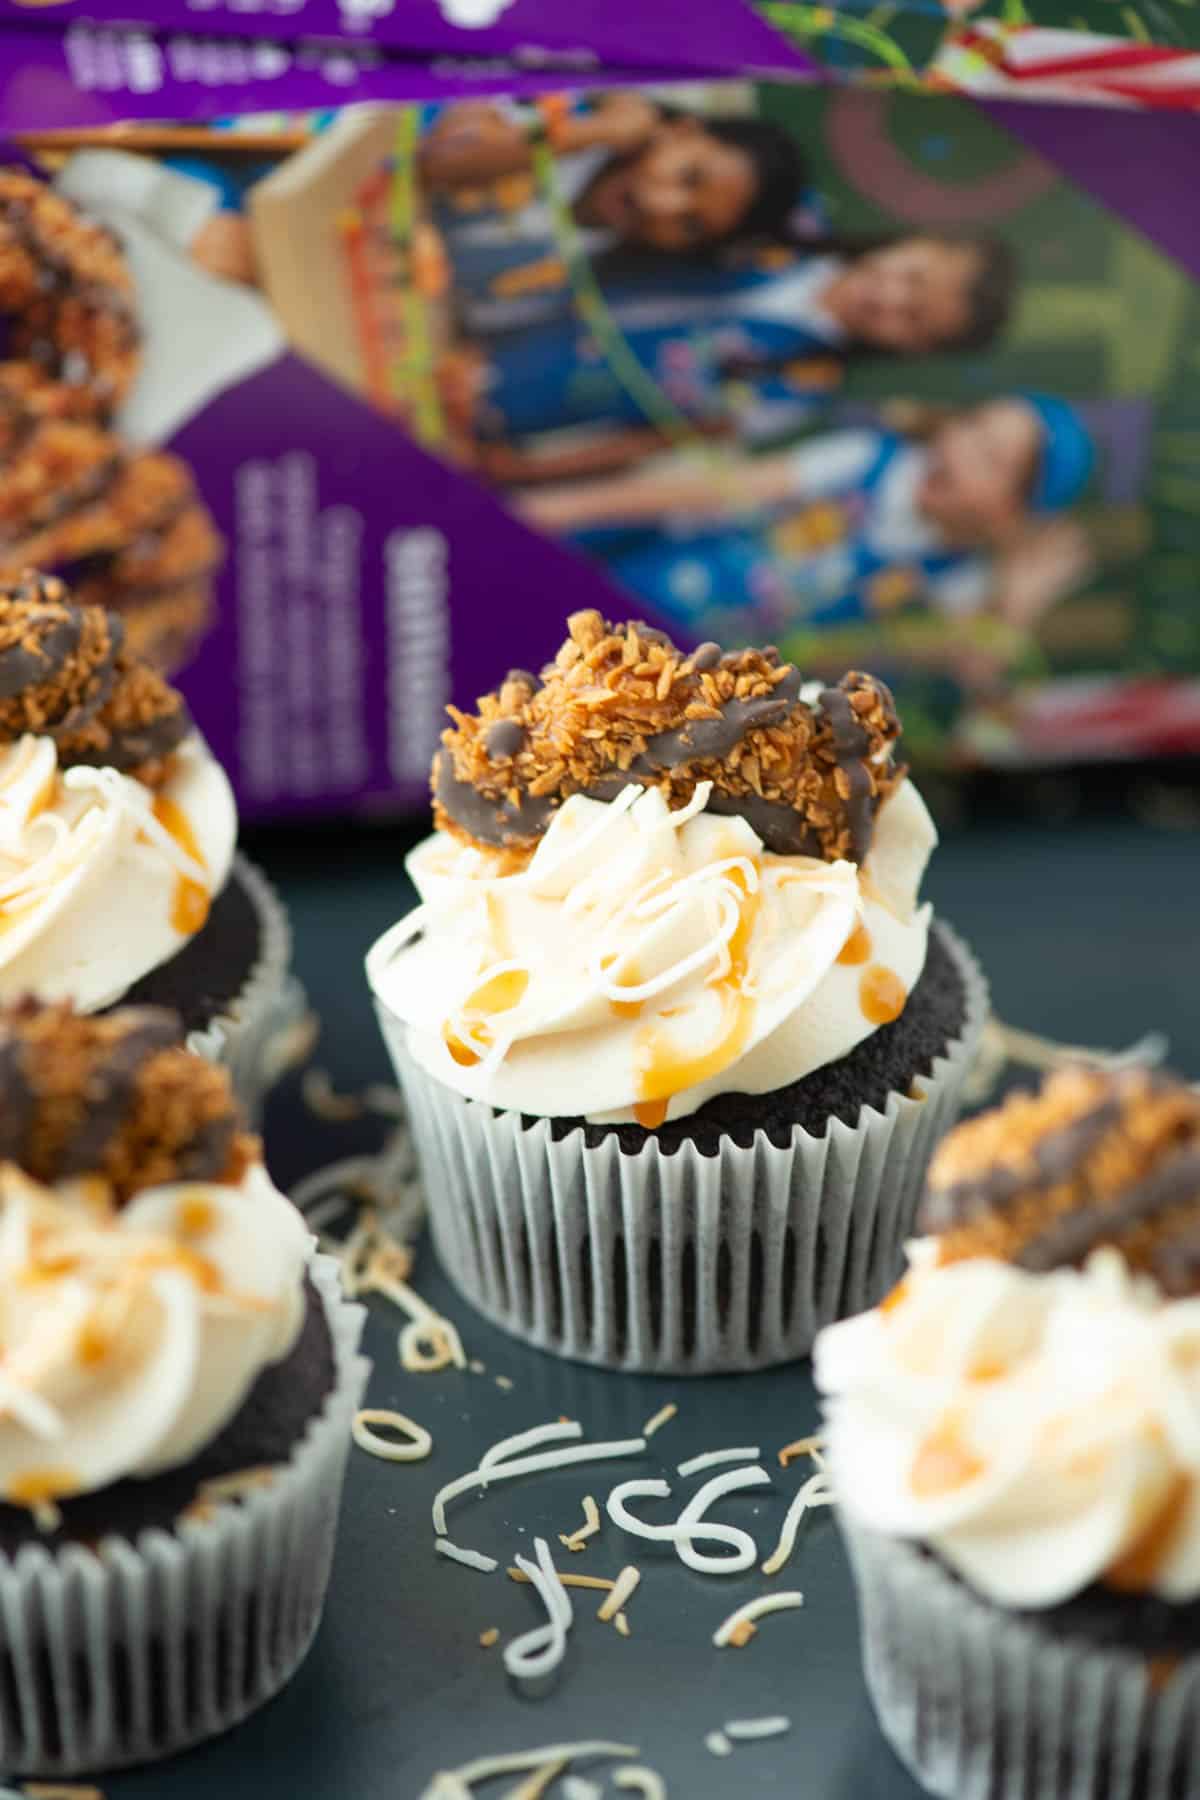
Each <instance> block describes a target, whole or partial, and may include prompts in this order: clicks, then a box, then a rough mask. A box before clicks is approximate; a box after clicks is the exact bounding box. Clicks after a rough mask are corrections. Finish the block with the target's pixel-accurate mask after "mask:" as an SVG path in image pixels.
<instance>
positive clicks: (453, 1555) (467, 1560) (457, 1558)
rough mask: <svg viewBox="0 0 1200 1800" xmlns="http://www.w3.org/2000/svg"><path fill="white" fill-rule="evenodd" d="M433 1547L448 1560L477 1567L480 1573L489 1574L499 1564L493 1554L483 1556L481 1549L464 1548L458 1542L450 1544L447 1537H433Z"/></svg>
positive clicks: (471, 1567)
mask: <svg viewBox="0 0 1200 1800" xmlns="http://www.w3.org/2000/svg"><path fill="white" fill-rule="evenodd" d="M433 1547H434V1549H435V1550H436V1551H437V1553H438V1555H439V1556H444V1557H447V1558H448V1559H449V1561H450V1562H456V1563H461V1564H462V1565H463V1567H464V1568H465V1569H478V1570H479V1572H480V1574H481V1575H490V1574H491V1572H492V1570H493V1569H498V1568H499V1567H500V1564H499V1563H498V1562H497V1561H496V1558H495V1557H494V1556H485V1555H484V1554H483V1551H482V1550H464V1549H463V1548H462V1546H461V1545H459V1544H452V1543H451V1542H450V1539H449V1538H444V1537H440V1538H435V1539H434V1544H433Z"/></svg>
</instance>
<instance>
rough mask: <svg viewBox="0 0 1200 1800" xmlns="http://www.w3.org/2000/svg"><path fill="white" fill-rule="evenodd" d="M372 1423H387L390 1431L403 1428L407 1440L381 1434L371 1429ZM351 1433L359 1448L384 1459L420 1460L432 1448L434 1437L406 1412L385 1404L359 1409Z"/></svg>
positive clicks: (373, 1424) (423, 1458)
mask: <svg viewBox="0 0 1200 1800" xmlns="http://www.w3.org/2000/svg"><path fill="white" fill-rule="evenodd" d="M375 1425H387V1426H390V1428H391V1429H392V1430H393V1431H402V1432H403V1433H404V1434H405V1436H406V1438H407V1439H408V1441H407V1443H405V1442H397V1440H396V1439H395V1438H386V1437H381V1436H380V1435H379V1433H378V1432H377V1431H373V1430H372V1426H375ZM350 1435H351V1436H352V1437H353V1439H354V1441H355V1443H356V1444H357V1445H358V1447H359V1449H360V1450H365V1451H366V1452H367V1453H368V1455H370V1456H378V1457H379V1458H380V1459H381V1460H382V1461H383V1462H423V1461H424V1460H425V1458H426V1457H427V1456H428V1455H429V1453H430V1451H431V1450H432V1449H433V1439H432V1438H431V1437H430V1435H429V1433H428V1432H427V1431H426V1429H425V1427H424V1426H423V1425H418V1424H417V1422H416V1420H415V1419H410V1418H409V1417H408V1414H407V1413H402V1412H395V1411H393V1410H392V1409H391V1408H390V1407H386V1406H371V1407H362V1408H360V1410H359V1411H358V1412H356V1413H355V1415H354V1422H353V1424H352V1425H351V1427H350Z"/></svg>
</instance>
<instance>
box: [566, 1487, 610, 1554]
mask: <svg viewBox="0 0 1200 1800" xmlns="http://www.w3.org/2000/svg"><path fill="white" fill-rule="evenodd" d="M583 1521H584V1522H583V1524H582V1525H579V1526H577V1527H576V1529H575V1530H574V1531H569V1532H567V1533H565V1534H564V1533H563V1532H561V1531H560V1532H559V1534H558V1541H559V1543H560V1544H562V1545H563V1547H564V1548H565V1549H567V1550H582V1549H583V1547H584V1545H585V1544H586V1542H587V1540H588V1538H592V1537H595V1535H596V1533H597V1532H598V1531H599V1529H600V1508H599V1507H598V1506H597V1505H596V1501H595V1498H594V1496H593V1495H591V1494H585V1495H584V1496H583Z"/></svg>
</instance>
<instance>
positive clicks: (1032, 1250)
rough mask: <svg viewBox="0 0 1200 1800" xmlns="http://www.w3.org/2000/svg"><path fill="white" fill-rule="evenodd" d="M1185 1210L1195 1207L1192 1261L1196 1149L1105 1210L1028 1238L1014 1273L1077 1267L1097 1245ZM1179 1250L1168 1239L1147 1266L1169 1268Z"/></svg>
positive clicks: (1199, 1193)
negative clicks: (1168, 1214)
mask: <svg viewBox="0 0 1200 1800" xmlns="http://www.w3.org/2000/svg"><path fill="white" fill-rule="evenodd" d="M1187 1205H1192V1206H1194V1207H1195V1208H1196V1216H1195V1218H1194V1219H1193V1220H1192V1221H1191V1227H1192V1229H1191V1233H1190V1234H1189V1237H1188V1239H1187V1240H1186V1247H1187V1250H1188V1253H1189V1255H1190V1256H1194V1255H1195V1254H1196V1253H1197V1252H1198V1251H1200V1150H1197V1149H1195V1148H1191V1147H1189V1148H1188V1149H1186V1150H1184V1151H1182V1152H1181V1153H1180V1154H1179V1155H1178V1156H1175V1157H1172V1158H1170V1159H1169V1160H1167V1161H1166V1162H1164V1163H1162V1164H1160V1165H1159V1167H1158V1168H1157V1169H1154V1170H1152V1171H1151V1173H1150V1174H1149V1175H1147V1176H1146V1177H1145V1178H1144V1179H1143V1180H1142V1181H1139V1182H1137V1183H1136V1184H1135V1185H1134V1186H1133V1187H1130V1188H1126V1189H1124V1190H1123V1191H1122V1192H1120V1193H1118V1194H1117V1195H1115V1196H1114V1198H1113V1199H1112V1200H1111V1201H1110V1203H1109V1204H1108V1205H1104V1206H1082V1207H1078V1208H1076V1209H1074V1210H1073V1211H1071V1212H1066V1213H1061V1214H1060V1215H1059V1216H1058V1218H1056V1219H1054V1220H1053V1221H1052V1222H1051V1223H1050V1224H1049V1225H1048V1226H1047V1228H1046V1230H1045V1231H1042V1232H1039V1233H1038V1234H1037V1236H1036V1237H1033V1238H1030V1240H1029V1242H1028V1243H1026V1244H1024V1245H1023V1246H1022V1248H1021V1249H1020V1251H1019V1252H1018V1253H1017V1255H1016V1256H1015V1257H1014V1258H1013V1260H1014V1262H1015V1263H1016V1264H1017V1267H1018V1268H1021V1269H1029V1270H1031V1271H1032V1272H1033V1273H1035V1274H1042V1273H1044V1272H1045V1271H1047V1270H1049V1269H1061V1268H1064V1267H1065V1266H1067V1265H1068V1264H1072V1263H1081V1262H1084V1261H1086V1259H1087V1257H1088V1256H1089V1255H1090V1254H1091V1252H1092V1251H1093V1250H1095V1249H1097V1248H1098V1247H1099V1246H1100V1245H1101V1244H1111V1243H1113V1242H1119V1241H1120V1240H1121V1239H1122V1238H1124V1237H1127V1236H1128V1235H1129V1234H1130V1233H1131V1232H1133V1231H1135V1230H1136V1229H1137V1227H1138V1226H1139V1225H1143V1224H1154V1223H1157V1222H1159V1221H1161V1220H1162V1219H1163V1216H1164V1215H1165V1214H1167V1213H1170V1212H1174V1211H1175V1210H1176V1209H1177V1208H1179V1207H1181V1206H1187ZM1184 1248H1185V1245H1183V1244H1179V1243H1175V1242H1173V1241H1172V1240H1171V1239H1170V1238H1168V1239H1167V1240H1166V1241H1165V1242H1163V1243H1161V1244H1159V1245H1157V1246H1156V1247H1155V1250H1154V1252H1153V1258H1152V1266H1153V1264H1155V1263H1158V1264H1165V1265H1166V1266H1167V1267H1168V1268H1169V1267H1170V1264H1171V1262H1172V1261H1173V1260H1174V1258H1175V1257H1176V1256H1178V1255H1179V1254H1180V1252H1182V1251H1183V1250H1184Z"/></svg>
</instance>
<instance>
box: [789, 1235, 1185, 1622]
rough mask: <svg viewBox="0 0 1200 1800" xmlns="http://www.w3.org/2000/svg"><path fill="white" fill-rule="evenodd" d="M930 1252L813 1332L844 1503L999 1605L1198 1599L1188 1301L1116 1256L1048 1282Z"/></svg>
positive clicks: (918, 1253)
mask: <svg viewBox="0 0 1200 1800" xmlns="http://www.w3.org/2000/svg"><path fill="white" fill-rule="evenodd" d="M936 1255H937V1249H936V1244H935V1243H934V1242H933V1241H931V1240H926V1241H923V1242H922V1243H920V1244H916V1245H914V1246H912V1248H911V1250H910V1258H911V1261H912V1264H913V1266H912V1268H911V1270H910V1272H909V1274H908V1275H907V1276H906V1278H905V1280H904V1282H903V1284H902V1285H901V1287H900V1288H899V1289H898V1290H897V1291H896V1293H895V1295H894V1296H893V1297H892V1299H891V1300H889V1301H888V1302H886V1303H885V1305H884V1306H883V1307H882V1308H880V1309H878V1310H876V1311H874V1312H869V1313H864V1314H863V1315H862V1316H861V1317H859V1318H856V1319H849V1320H846V1321H844V1322H843V1323H841V1324H837V1325H832V1326H830V1327H829V1328H828V1329H827V1330H826V1331H824V1332H822V1334H821V1336H820V1338H819V1339H818V1341H817V1347H816V1352H815V1373H816V1379H817V1384H818V1386H819V1387H820V1388H821V1389H822V1390H823V1391H824V1392H825V1394H826V1396H827V1410H828V1417H829V1455H830V1465H831V1468H832V1471H833V1478H834V1483H835V1486H836V1488H837V1492H838V1498H839V1503H840V1504H841V1505H842V1506H844V1507H845V1508H846V1510H847V1511H848V1512H849V1513H851V1514H853V1515H854V1516H855V1517H856V1518H857V1519H859V1520H861V1522H862V1523H863V1524H865V1525H867V1526H869V1527H873V1528H874V1529H876V1530H878V1531H883V1532H887V1533H890V1534H892V1535H895V1536H899V1537H907V1538H921V1539H924V1540H925V1541H927V1542H928V1543H930V1544H932V1545H933V1546H934V1547H935V1548H936V1549H937V1551H938V1552H939V1554H940V1555H942V1556H943V1557H944V1558H945V1559H946V1561H947V1562H949V1563H950V1564H952V1565H953V1566H954V1567H955V1568H956V1569H958V1570H959V1571H960V1572H961V1573H962V1575H963V1576H964V1577H965V1579H966V1580H967V1581H968V1582H969V1583H970V1584H971V1586H973V1587H975V1588H977V1589H978V1590H979V1592H980V1593H982V1594H984V1595H986V1596H987V1597H988V1598H989V1599H991V1600H994V1601H997V1602H999V1603H1000V1604H1001V1605H1007V1606H1021V1607H1037V1608H1041V1607H1049V1606H1055V1605H1057V1604H1058V1603H1059V1602H1061V1601H1063V1600H1066V1599H1068V1598H1069V1597H1070V1596H1071V1595H1073V1594H1076V1593H1079V1592H1080V1591H1081V1590H1082V1589H1083V1588H1085V1587H1087V1586H1088V1585H1089V1584H1090V1583H1092V1582H1094V1581H1097V1580H1101V1579H1108V1580H1109V1581H1110V1582H1111V1584H1112V1585H1114V1586H1117V1587H1122V1588H1129V1589H1134V1590H1138V1591H1152V1592H1154V1593H1156V1594H1160V1595H1162V1596H1163V1597H1164V1598H1166V1599H1168V1600H1174V1601H1182V1600H1190V1599H1192V1598H1194V1597H1195V1596H1196V1595H1198V1594H1200V1484H1198V1478H1200V1300H1190V1299H1189V1300H1166V1299H1164V1298H1163V1296H1162V1294H1161V1292H1160V1291H1159V1290H1158V1288H1157V1287H1156V1286H1155V1285H1154V1283H1152V1282H1151V1281H1149V1280H1148V1279H1147V1278H1144V1277H1134V1276H1132V1275H1131V1274H1130V1273H1129V1271H1128V1270H1127V1268H1126V1265H1125V1262H1124V1259H1123V1258H1122V1257H1121V1256H1120V1254H1119V1253H1118V1252H1117V1251H1115V1250H1112V1249H1106V1250H1100V1251H1097V1252H1096V1253H1095V1254H1094V1255H1093V1256H1092V1257H1091V1259H1090V1261H1089V1262H1088V1264H1087V1266H1086V1268H1085V1269H1083V1270H1082V1271H1075V1270H1069V1269H1065V1270H1060V1271H1056V1272H1055V1273H1053V1274H1050V1275H1031V1274H1027V1273H1026V1272H1024V1271H1023V1270H1021V1269H1018V1268H1015V1267H1013V1266H1012V1265H1010V1264H1008V1263H1003V1262H997V1261H993V1260H991V1259H989V1258H979V1259H975V1260H965V1261H961V1262H954V1263H948V1264H946V1265H945V1266H943V1267H938V1266H937V1265H936V1262H935V1260H934V1259H935V1258H936Z"/></svg>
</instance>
